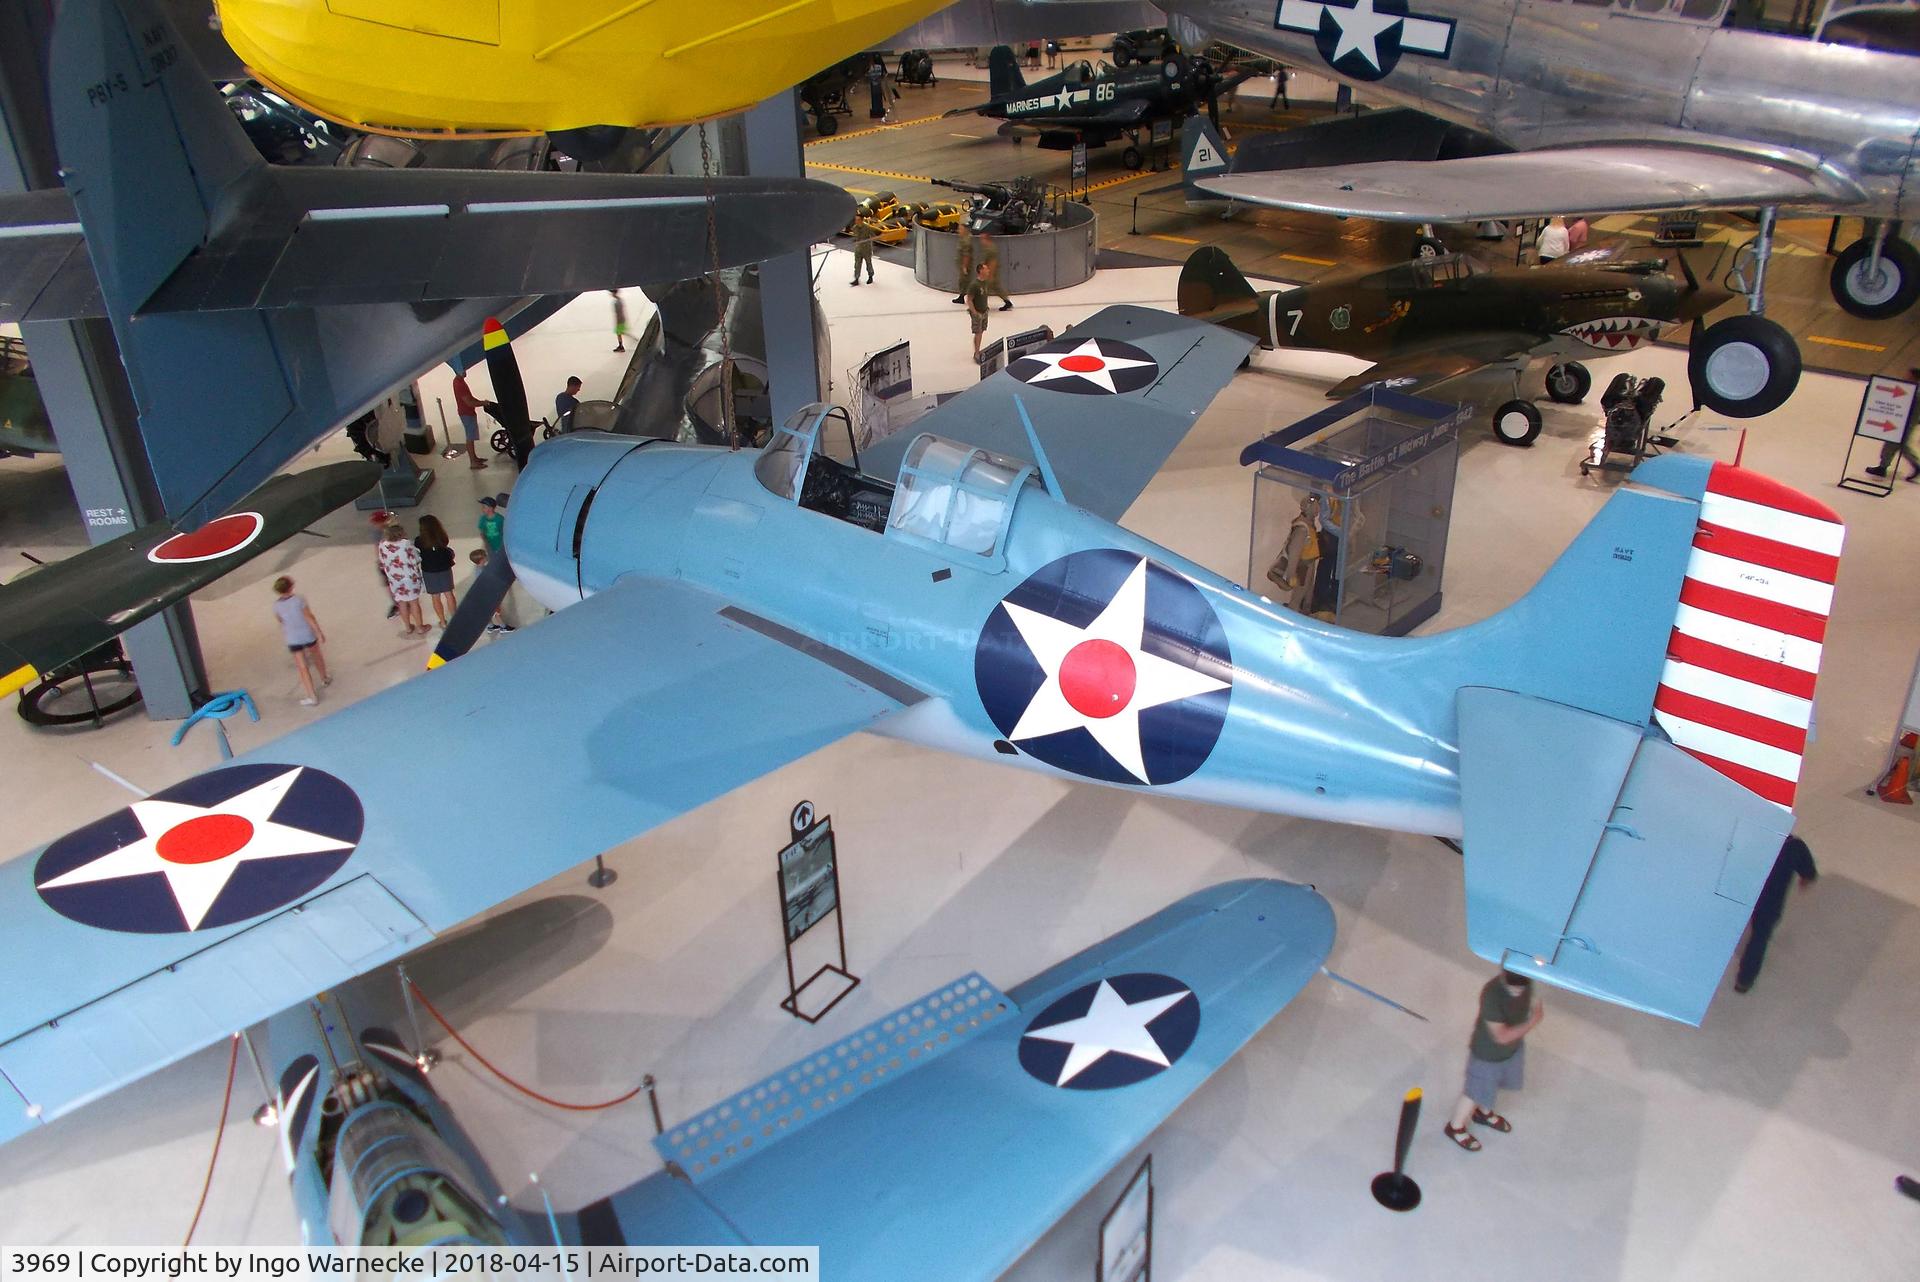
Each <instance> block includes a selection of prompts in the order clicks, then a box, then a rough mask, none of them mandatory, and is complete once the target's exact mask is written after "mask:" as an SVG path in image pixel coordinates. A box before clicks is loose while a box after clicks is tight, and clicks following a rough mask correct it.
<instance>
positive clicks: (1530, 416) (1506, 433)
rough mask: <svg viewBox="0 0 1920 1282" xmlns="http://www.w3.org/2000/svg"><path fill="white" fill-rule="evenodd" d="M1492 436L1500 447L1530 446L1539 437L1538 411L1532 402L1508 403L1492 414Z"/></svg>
mask: <svg viewBox="0 0 1920 1282" xmlns="http://www.w3.org/2000/svg"><path fill="white" fill-rule="evenodd" d="M1493 434H1494V436H1496V437H1498V438H1499V440H1500V443H1501V444H1502V445H1531V444H1533V442H1534V438H1535V437H1537V436H1539V435H1540V411H1539V410H1538V409H1537V408H1536V407H1535V406H1534V403H1533V402H1532V401H1508V402H1507V403H1506V404H1505V405H1502V406H1501V407H1500V408H1499V409H1497V410H1495V411H1494V412H1493Z"/></svg>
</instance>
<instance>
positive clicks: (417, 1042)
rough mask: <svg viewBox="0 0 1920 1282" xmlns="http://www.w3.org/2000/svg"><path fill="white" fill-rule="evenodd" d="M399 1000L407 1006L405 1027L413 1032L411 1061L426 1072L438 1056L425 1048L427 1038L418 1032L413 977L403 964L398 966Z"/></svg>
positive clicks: (418, 1019)
mask: <svg viewBox="0 0 1920 1282" xmlns="http://www.w3.org/2000/svg"><path fill="white" fill-rule="evenodd" d="M399 973H400V1000H401V1001H402V1002H404V1003H405V1004H406V1007H407V1028H408V1029H409V1030H410V1031H411V1032H412V1033H413V1062H414V1063H415V1064H417V1065H419V1066H420V1071H421V1072H423V1073H424V1072H426V1071H427V1070H428V1069H430V1068H432V1067H433V1066H434V1064H435V1063H437V1062H438V1061H439V1056H437V1055H435V1054H434V1053H433V1052H431V1051H429V1050H428V1049H427V1039H426V1038H425V1037H423V1036H422V1035H421V1033H420V1012H419V1010H418V1009H417V1008H416V1007H415V1006H414V1004H413V978H412V977H411V976H410V975H408V974H407V968H406V967H405V966H402V967H400V971H399Z"/></svg>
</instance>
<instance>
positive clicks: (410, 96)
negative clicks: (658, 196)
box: [218, 0, 947, 133]
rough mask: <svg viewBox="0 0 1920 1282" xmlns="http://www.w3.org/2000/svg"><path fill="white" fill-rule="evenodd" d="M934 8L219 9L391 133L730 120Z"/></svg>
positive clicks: (568, 1) (327, 2) (448, 2)
mask: <svg viewBox="0 0 1920 1282" xmlns="http://www.w3.org/2000/svg"><path fill="white" fill-rule="evenodd" d="M946 3H947V0H218V5H219V10H220V21H221V29H222V32H223V34H224V35H225V36H226V38H227V43H228V44H230V45H232V46H233V49H234V52H236V53H237V54H239V55H240V58H241V60H242V61H243V62H245V63H246V64H247V66H248V68H250V69H251V70H252V71H253V73H254V74H255V75H256V76H258V77H259V78H260V80H261V81H262V82H264V83H266V84H268V85H270V86H272V87H273V88H274V89H276V90H277V91H279V92H281V93H284V94H285V95H286V96H287V97H288V98H290V99H292V100H294V101H296V102H299V103H301V104H302V105H304V106H306V107H308V108H311V109H312V110H314V111H315V112H317V113H318V114H320V115H323V116H326V117H329V118H331V119H334V120H340V121H344V122H345V123H347V124H352V125H358V126H361V127H363V128H379V129H385V130H389V131H394V132H400V133H433V132H438V131H442V130H448V129H458V130H472V131H483V132H493V133H538V132H544V131H549V130H555V129H573V128H578V127H581V126H585V125H648V126H650V125H665V124H678V123H684V122H690V121H695V120H706V119H710V118H712V117H714V116H720V115H725V114H727V113H728V112H732V111H740V110H742V109H744V108H747V107H750V106H752V105H753V104H754V103H756V102H759V101H760V100H762V99H764V98H767V97H769V96H771V95H773V94H775V93H778V92H779V91H780V90H782V89H785V88H788V87H789V86H792V85H794V84H797V83H799V82H800V81H802V80H804V79H806V78H807V77H808V76H810V75H812V74H813V73H814V72H816V71H819V70H821V69H823V68H825V67H827V66H830V65H831V64H833V63H834V62H836V61H838V60H839V59H841V58H844V57H847V56H849V55H851V54H854V53H857V52H859V51H860V50H861V49H864V48H866V47H868V46H869V45H871V44H873V43H874V42H875V41H878V40H883V39H885V38H886V37H888V36H890V35H893V34H894V33H895V32H897V31H900V30H902V29H903V28H905V27H908V26H910V25H912V24H913V23H915V22H917V21H919V20H920V19H921V18H924V17H926V16H927V15H928V14H931V13H933V12H935V11H936V10H939V9H941V8H944V7H945V5H946Z"/></svg>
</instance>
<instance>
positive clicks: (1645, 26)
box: [1163, 0, 1920, 218]
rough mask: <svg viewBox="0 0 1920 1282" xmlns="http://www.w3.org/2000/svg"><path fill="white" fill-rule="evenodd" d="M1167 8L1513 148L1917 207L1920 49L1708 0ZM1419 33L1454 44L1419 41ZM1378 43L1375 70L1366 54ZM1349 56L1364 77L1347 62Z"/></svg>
mask: <svg viewBox="0 0 1920 1282" xmlns="http://www.w3.org/2000/svg"><path fill="white" fill-rule="evenodd" d="M1376 6H1377V7H1376ZM1163 7H1164V8H1166V9H1167V10H1168V12H1169V13H1171V14H1174V15H1175V16H1177V17H1179V18H1184V19H1187V20H1189V21H1191V22H1192V23H1193V24H1195V25H1196V26H1198V27H1199V28H1201V30H1203V31H1204V32H1205V33H1206V34H1207V35H1208V36H1210V37H1212V38H1215V39H1219V40H1224V41H1227V42H1229V43H1231V44H1235V45H1239V46H1241V47H1243V48H1246V49H1250V50H1253V51H1254V52H1256V53H1261V54H1266V55H1268V56H1271V57H1274V58H1276V59H1279V60H1281V61H1283V62H1285V63H1287V64H1288V65H1290V66H1293V67H1296V68H1300V69H1302V70H1307V71H1312V72H1315V73H1318V74H1324V75H1328V76H1331V77H1333V78H1334V79H1337V80H1341V81H1344V82H1346V83H1349V84H1353V85H1356V86H1358V87H1361V88H1363V89H1365V90H1366V91H1367V93H1368V94H1369V96H1375V95H1377V96H1378V97H1379V98H1382V99H1385V100H1387V101H1389V102H1392V103H1394V104H1397V105H1402V106H1407V107H1413V108H1416V109H1418V110H1421V111H1425V112H1428V113H1430V114H1432V115H1435V116H1439V117H1441V118H1443V119H1446V120H1450V121H1454V122H1457V123H1459V124H1463V125H1467V126H1470V127H1472V128H1475V129H1478V130H1481V131H1482V132H1485V133H1488V134H1491V135H1493V136H1494V137H1496V138H1498V139H1500V140H1501V141H1502V142H1505V143H1507V144H1508V145H1510V146H1512V147H1514V148H1516V149H1518V150H1531V149H1534V148H1541V147H1560V146H1577V145H1580V144H1583V143H1600V142H1633V143H1650V144H1656V145H1657V144H1660V143H1674V144H1679V145H1682V146H1687V147H1695V148H1698V147H1703V146H1704V147H1710V148H1715V149H1722V150H1726V151H1728V152H1731V153H1734V154H1738V155H1743V156H1748V157H1756V158H1773V159H1777V160H1779V161H1782V162H1784V163H1787V164H1791V165H1794V166H1796V167H1799V166H1805V167H1807V168H1810V169H1813V170H1814V171H1815V172H1816V173H1817V174H1818V180H1819V182H1820V184H1821V185H1822V186H1823V187H1824V188H1826V190H1827V195H1828V199H1827V200H1826V201H1823V202H1822V203H1821V204H1820V205H1819V208H1821V209H1822V210H1823V211H1831V212H1835V213H1841V212H1845V213H1855V214H1863V215H1871V216H1877V217H1887V218H1902V217H1912V216H1913V214H1914V211H1915V208H1916V206H1917V205H1920V57H1916V56H1913V55H1908V54H1901V53H1887V52H1881V51H1877V50H1871V49H1861V48H1855V47H1852V46H1849V45H1841V44H1827V43H1821V42H1817V41H1813V40H1809V39H1802V38H1798V37H1793V36H1787V35H1776V34H1772V33H1767V32H1759V31H1744V30H1732V29H1726V28H1722V27H1721V26H1719V16H1720V15H1719V12H1718V11H1717V10H1715V11H1713V12H1711V13H1706V11H1707V10H1709V9H1712V8H1713V6H1712V5H1711V3H1710V0H1696V3H1695V4H1694V5H1692V6H1690V7H1692V8H1695V9H1696V10H1697V11H1700V12H1702V13H1705V16H1704V17H1703V18H1702V19H1701V20H1694V19H1690V18H1685V17H1680V16H1677V15H1675V14H1674V13H1673V12H1672V11H1669V12H1667V13H1661V14H1642V13H1633V12H1626V11H1622V10H1619V9H1606V8H1597V7H1592V6H1589V5H1586V4H1579V5H1575V4H1571V3H1566V2H1565V0H1408V3H1407V4H1405V5H1402V4H1400V3H1398V2H1397V0H1330V2H1329V3H1327V4H1325V5H1322V4H1320V3H1318V2H1317V0H1309V2H1307V3H1302V2H1301V0H1279V3H1276V2H1275V0H1165V3H1164V5H1163ZM1353 8H1357V9H1359V10H1360V11H1361V12H1362V14H1364V15H1365V16H1364V18H1362V19H1360V20H1355V19H1352V18H1349V19H1348V22H1347V24H1346V25H1347V27H1349V28H1351V29H1352V32H1353V34H1352V35H1351V36H1350V37H1349V36H1347V35H1341V36H1340V37H1339V41H1340V42H1336V41H1335V39H1334V36H1335V33H1337V32H1339V31H1341V30H1342V28H1341V27H1340V26H1339V24H1337V22H1336V21H1335V20H1334V19H1332V18H1329V19H1328V20H1327V22H1326V24H1325V26H1326V31H1327V34H1326V35H1325V36H1323V37H1317V36H1316V35H1315V34H1314V33H1313V32H1311V31H1309V30H1306V29H1304V28H1305V27H1306V26H1308V25H1310V19H1311V17H1312V16H1315V15H1317V14H1319V13H1320V12H1321V11H1322V10H1323V9H1340V10H1346V9H1353ZM1390 10H1391V11H1390ZM1402 10H1404V11H1407V12H1406V16H1405V19H1404V20H1403V19H1402V17H1401V14H1400V12H1396V11H1402ZM1303 18H1307V19H1309V21H1302V19H1303ZM1421 20H1425V21H1424V22H1422V21H1421ZM1409 24H1417V28H1416V25H1409ZM1376 29H1377V34H1373V35H1368V34H1366V33H1367V32H1369V31H1373V30H1376ZM1403 32H1405V33H1406V34H1407V39H1406V42H1405V43H1404V44H1403V42H1402V33H1403ZM1416 42H1418V43H1424V44H1426V45H1427V46H1428V47H1437V48H1442V49H1443V51H1442V52H1439V53H1427V52H1423V51H1420V50H1417V49H1415V48H1413V47H1412V45H1413V44H1415V43H1416ZM1323 48H1325V49H1328V50H1330V51H1332V52H1335V53H1336V54H1337V55H1338V57H1337V60H1338V61H1339V62H1340V63H1341V64H1342V66H1340V67H1336V66H1334V65H1333V63H1332V61H1331V60H1330V59H1329V58H1328V57H1327V56H1324V55H1323V52H1322V50H1323ZM1369 54H1371V55H1373V56H1374V57H1375V58H1377V60H1378V63H1379V74H1378V75H1377V76H1376V75H1375V74H1374V71H1373V68H1372V67H1370V66H1367V65H1366V64H1365V60H1366V59H1367V57H1368V55H1369ZM1356 66H1357V67H1359V68H1360V71H1361V74H1358V75H1355V74H1349V73H1350V72H1351V71H1352V70H1353V69H1354V68H1355V67H1356ZM1675 163H1677V164H1685V163H1686V161H1685V158H1684V157H1676V161H1675ZM1755 203H1756V204H1758V203H1760V202H1759V201H1756V202H1755Z"/></svg>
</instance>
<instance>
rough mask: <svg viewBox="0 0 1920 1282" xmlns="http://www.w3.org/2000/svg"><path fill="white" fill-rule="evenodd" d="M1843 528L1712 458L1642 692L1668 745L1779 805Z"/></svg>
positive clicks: (1784, 489) (1790, 775)
mask: <svg viewBox="0 0 1920 1282" xmlns="http://www.w3.org/2000/svg"><path fill="white" fill-rule="evenodd" d="M1845 535H1846V527H1845V526H1844V525H1842V524H1841V522H1840V518H1839V517H1838V516H1836V515H1835V514H1834V512H1833V510H1832V509H1831V508H1829V507H1827V506H1826V505H1825V504H1823V503H1820V502H1817V501H1815V500H1814V499H1811V498H1809V497H1807V496H1806V495H1805V494H1802V493H1800V492H1799V491H1798V490H1795V489H1793V488H1791V487H1789V486H1786V485H1782V484H1781V483H1780V482H1778V481H1775V480H1772V479H1771V478H1769V477H1765V476H1761V475H1759V474H1758V473H1755V472H1750V471H1747V470H1746V469H1744V468H1739V467H1732V466H1729V465H1727V464H1725V463H1716V464H1714V465H1713V473H1712V475H1711V477H1710V478H1709V479H1708V482H1707V492H1706V494H1705V495H1704V496H1703V497H1702V499H1701V502H1700V521H1699V525H1698V527H1697V528H1696V530H1695V533H1694V539H1693V552H1692V554H1691V556H1689V558H1688V560H1687V572H1686V580H1685V582H1684V584H1683V585H1682V587H1681V590H1680V606H1679V610H1678V612H1677V614H1676V615H1675V618H1674V624H1673V635H1672V638H1671V640H1670V642H1669V643H1668V647H1667V662H1666V666H1665V667H1664V668H1663V669H1662V670H1661V673H1660V687H1659V690H1658V692H1657V693H1656V694H1655V696H1654V702H1653V706H1654V720H1655V721H1656V722H1658V723H1659V725H1660V728H1661V729H1663V730H1665V731H1666V732H1667V734H1668V736H1669V737H1671V738H1672V740H1673V742H1674V744H1675V745H1676V746H1677V747H1679V748H1682V749H1684V750H1685V751H1686V752H1688V753H1691V754H1692V755H1693V756H1695V757H1698V758H1699V759H1700V760H1701V761H1704V762H1705V763H1706V764H1708V765H1709V766H1712V767H1713V768H1714V769H1715V770H1718V771H1719V772H1720V773H1721V774H1723V775H1725V776H1727V778H1729V779H1731V780H1733V781H1734V782H1735V783H1738V784H1740V785H1741V786H1742V787H1744V788H1746V789H1748V790H1749V791H1751V792H1753V793H1755V794H1757V795H1758V796H1761V797H1764V798H1766V799H1767V800H1768V801H1771V802H1773V803H1775V804H1776V805H1779V806H1783V807H1786V808H1788V809H1791V808H1792V806H1793V798H1794V790H1795V788H1796V786H1797V785H1798V783H1799V780H1800V765H1801V759H1802V757H1803V756H1804V754H1805V752H1806V745H1807V732H1808V729H1809V727H1810V726H1811V725H1812V723H1813V689H1814V680H1815V677H1816V675H1817V674H1818V672H1819V670H1820V651H1821V646H1822V644H1823V642H1824V641H1825V639H1826V634H1827V617H1828V615H1829V614H1830V613H1831V612H1832V609H1833V584H1834V579H1835V577H1836V576H1837V574H1838V573H1839V569H1840V545H1841V541H1842V540H1843V539H1844V538H1845Z"/></svg>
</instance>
